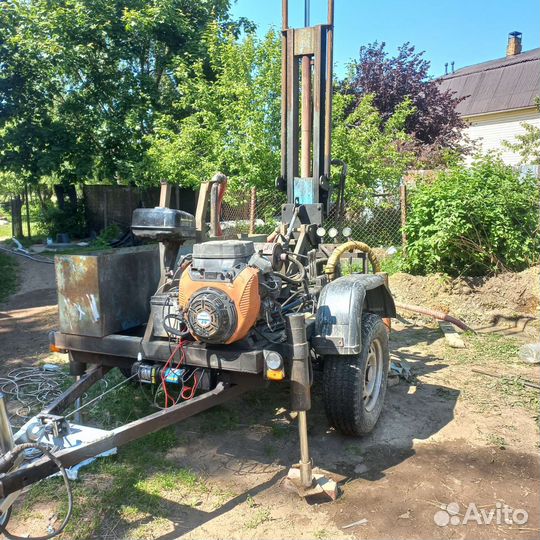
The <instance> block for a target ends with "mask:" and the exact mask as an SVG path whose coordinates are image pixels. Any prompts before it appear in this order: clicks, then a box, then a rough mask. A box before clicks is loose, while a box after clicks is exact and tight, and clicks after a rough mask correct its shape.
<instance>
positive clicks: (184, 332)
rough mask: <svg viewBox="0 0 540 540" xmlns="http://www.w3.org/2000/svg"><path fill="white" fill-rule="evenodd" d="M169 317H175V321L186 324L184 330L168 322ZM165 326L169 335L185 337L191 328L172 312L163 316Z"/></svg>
mask: <svg viewBox="0 0 540 540" xmlns="http://www.w3.org/2000/svg"><path fill="white" fill-rule="evenodd" d="M167 319H174V320H175V321H178V322H180V324H182V325H184V328H185V329H184V330H177V329H176V328H174V327H172V326H171V325H170V324H168V323H167ZM163 328H164V329H165V332H167V334H169V335H171V334H172V335H173V336H176V337H179V338H184V337H186V336H187V335H188V334H189V329H188V327H187V325H186V323H185V322H184V321H183V320H181V319H179V318H178V317H177V316H176V315H174V314H172V313H170V314H169V315H165V317H164V318H163Z"/></svg>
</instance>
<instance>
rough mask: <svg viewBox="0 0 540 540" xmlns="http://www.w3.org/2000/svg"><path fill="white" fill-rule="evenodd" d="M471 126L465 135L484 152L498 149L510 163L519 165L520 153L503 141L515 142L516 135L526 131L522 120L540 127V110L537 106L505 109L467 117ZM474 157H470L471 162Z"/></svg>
mask: <svg viewBox="0 0 540 540" xmlns="http://www.w3.org/2000/svg"><path fill="white" fill-rule="evenodd" d="M465 120H466V121H467V122H468V123H469V127H468V128H466V129H465V135H466V136H468V137H469V138H470V139H471V140H473V141H476V142H477V144H478V146H479V149H480V150H481V151H482V153H486V152H488V151H492V150H495V151H498V152H500V154H501V157H502V159H503V160H504V162H505V163H507V164H508V165H518V164H519V163H520V161H521V157H520V156H519V154H516V153H515V152H512V151H511V150H509V149H508V148H505V147H504V146H503V144H502V142H503V141H505V140H506V141H509V142H515V136H516V135H518V134H521V133H524V129H523V127H522V126H521V123H522V122H527V123H529V124H533V125H535V126H537V127H540V112H538V109H536V107H531V108H530V109H522V110H520V111H505V112H500V113H490V114H483V115H478V116H471V117H468V118H465ZM470 161H472V158H469V162H470Z"/></svg>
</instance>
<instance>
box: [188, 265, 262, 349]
mask: <svg viewBox="0 0 540 540" xmlns="http://www.w3.org/2000/svg"><path fill="white" fill-rule="evenodd" d="M189 270H190V269H189V267H188V268H186V269H185V270H184V271H183V272H182V275H181V277H180V284H179V291H180V292H179V294H178V305H179V307H180V308H182V309H183V310H184V312H187V311H188V309H189V305H190V302H191V300H192V298H193V296H194V295H195V294H197V293H198V292H200V291H201V290H203V289H216V290H218V291H221V292H223V293H225V294H226V295H227V296H228V297H229V299H230V300H231V301H232V302H233V304H234V307H235V309H236V328H235V330H234V332H233V334H232V335H231V336H230V337H229V338H228V339H227V340H226V341H225V342H224V343H233V342H235V341H239V340H240V339H242V338H244V337H246V335H247V334H248V332H249V331H250V330H251V328H253V326H254V325H255V323H256V322H257V319H258V318H259V313H260V310H261V296H260V293H259V275H258V274H259V270H258V269H257V268H252V267H249V266H247V267H246V268H244V269H243V270H242V271H241V272H240V273H239V274H238V275H237V276H236V278H235V280H234V281H233V282H224V281H210V280H207V281H195V280H194V279H192V277H191V274H190V272H189ZM193 337H194V338H195V339H196V340H197V341H204V340H203V339H202V338H200V337H199V336H197V335H194V336H193Z"/></svg>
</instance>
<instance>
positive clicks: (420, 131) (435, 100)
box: [342, 42, 464, 162]
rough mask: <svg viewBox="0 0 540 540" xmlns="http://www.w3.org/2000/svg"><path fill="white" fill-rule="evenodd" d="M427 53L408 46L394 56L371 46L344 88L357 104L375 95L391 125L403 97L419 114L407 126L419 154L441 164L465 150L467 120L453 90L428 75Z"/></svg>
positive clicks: (362, 52) (354, 65) (363, 49)
mask: <svg viewBox="0 0 540 540" xmlns="http://www.w3.org/2000/svg"><path fill="white" fill-rule="evenodd" d="M423 54H424V53H423V52H420V53H418V52H416V51H415V48H414V46H412V45H410V44H409V43H405V44H404V45H402V46H401V47H400V48H399V49H398V54H397V56H395V57H390V56H389V55H388V52H387V51H386V50H385V43H384V42H382V43H378V42H375V43H371V44H369V45H367V46H363V47H361V48H360V55H359V59H358V60H357V61H353V62H352V64H351V65H350V72H349V76H348V77H347V79H346V80H345V81H344V83H343V85H342V88H343V91H344V92H345V93H347V94H350V95H352V96H354V103H353V106H358V105H359V104H360V103H361V101H362V99H363V98H364V97H365V96H366V95H368V94H372V95H374V100H373V104H374V106H375V107H376V108H377V109H378V110H379V111H380V113H381V115H382V119H383V121H385V122H386V121H387V120H388V119H389V118H390V117H391V116H392V115H393V114H394V112H395V111H396V108H397V107H399V106H400V104H401V103H403V101H404V100H405V99H407V98H408V99H409V100H410V101H411V103H412V105H413V106H414V109H415V112H414V114H412V115H411V116H409V118H408V119H407V122H406V126H405V127H406V131H407V133H409V134H410V135H412V136H413V138H414V139H413V140H414V141H415V143H416V144H415V145H414V146H415V150H416V152H417V154H418V155H419V156H420V157H421V158H422V159H423V160H427V161H432V162H433V161H440V160H441V158H442V157H444V155H445V154H446V153H448V152H462V151H463V143H462V139H461V129H462V128H463V127H464V122H463V120H462V119H461V118H460V116H459V114H458V113H457V112H456V105H457V104H458V103H459V102H460V101H461V100H460V99H458V98H455V97H454V96H453V95H452V93H451V92H450V91H444V92H443V91H441V89H440V81H439V80H433V79H432V78H430V77H429V74H428V71H429V66H430V64H429V62H428V61H427V60H425V59H424V58H423Z"/></svg>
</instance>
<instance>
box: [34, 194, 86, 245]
mask: <svg viewBox="0 0 540 540" xmlns="http://www.w3.org/2000/svg"><path fill="white" fill-rule="evenodd" d="M36 217H37V224H38V229H39V231H40V232H42V233H44V234H46V235H47V236H50V237H52V238H53V239H54V238H56V235H57V234H60V233H68V234H69V235H70V236H71V237H73V238H82V237H84V234H85V232H86V224H85V214H84V203H83V202H82V201H79V202H78V203H77V207H76V208H75V209H73V208H72V207H70V206H69V205H68V206H66V207H65V208H64V209H60V208H58V207H57V206H54V205H53V204H50V205H48V206H45V208H42V209H41V211H40V212H39V214H38V215H37V216H36Z"/></svg>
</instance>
